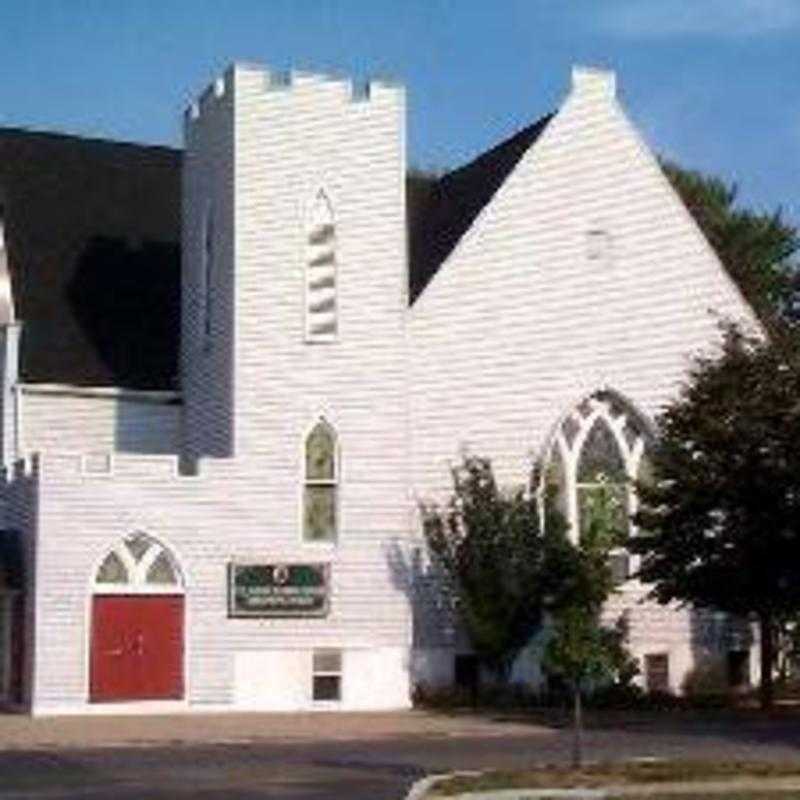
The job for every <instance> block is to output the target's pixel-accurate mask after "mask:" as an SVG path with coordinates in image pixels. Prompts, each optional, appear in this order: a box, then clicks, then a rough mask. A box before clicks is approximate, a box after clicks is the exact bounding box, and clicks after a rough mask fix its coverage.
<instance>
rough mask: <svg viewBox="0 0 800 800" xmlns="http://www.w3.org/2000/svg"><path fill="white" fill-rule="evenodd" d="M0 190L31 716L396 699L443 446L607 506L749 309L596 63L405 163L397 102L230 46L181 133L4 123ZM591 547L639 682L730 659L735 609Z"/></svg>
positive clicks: (425, 595)
mask: <svg viewBox="0 0 800 800" xmlns="http://www.w3.org/2000/svg"><path fill="white" fill-rule="evenodd" d="M0 207H2V212H1V213H0V451H1V452H2V459H3V463H4V465H5V469H4V471H3V475H2V479H0V500H1V501H2V506H0V513H2V520H0V529H1V530H0V705H3V706H5V707H8V708H12V709H19V710H23V711H26V712H28V713H33V714H66V713H121V712H130V713H136V712H154V711H160V712H161V711H164V712H166V711H194V710H198V711H203V710H206V711H222V710H276V711H278V710H283V711H291V710H301V709H305V710H310V709H326V710H335V709H341V710H359V709H398V708H405V707H408V706H409V705H410V702H411V700H410V698H411V695H412V689H413V687H414V686H415V685H417V684H421V683H424V684H426V685H444V684H448V683H451V682H452V681H453V680H454V679H455V677H456V672H457V670H456V665H457V664H458V659H459V658H462V659H463V658H464V657H465V656H468V646H467V643H466V642H465V641H464V640H463V638H462V636H460V635H459V633H458V631H457V630H456V629H454V626H453V625H452V621H451V620H450V619H449V616H448V614H446V613H444V612H443V610H442V608H441V601H440V599H439V598H438V596H437V593H436V591H435V587H433V586H431V582H430V580H429V579H428V577H427V571H426V568H425V563H426V557H425V553H424V548H423V540H422V536H421V531H420V519H419V512H418V508H419V502H420V501H421V500H428V499H431V498H437V497H438V498H444V497H446V496H447V494H448V493H449V491H450V490H451V479H450V467H451V465H453V464H455V463H457V462H458V461H460V459H461V457H462V454H463V453H464V452H465V451H467V452H470V453H473V454H476V455H480V456H486V457H488V458H490V459H491V460H492V464H493V467H494V469H495V474H496V476H497V478H498V481H499V482H500V483H501V484H504V485H509V486H512V485H520V484H523V483H525V482H526V481H527V480H528V478H529V475H530V472H531V467H532V464H533V463H534V462H535V461H539V460H541V461H543V462H545V463H547V464H548V467H549V471H550V473H551V474H552V475H555V476H557V479H558V481H559V482H560V485H561V502H562V508H563V511H564V513H565V515H566V517H567V520H568V521H569V523H570V526H571V535H573V536H575V537H577V536H579V534H580V530H581V526H582V525H585V523H586V515H587V513H588V512H587V502H586V499H587V498H589V497H591V495H592V489H593V488H594V487H596V486H597V484H598V482H601V481H606V482H611V483H612V484H613V485H614V486H615V487H616V491H617V493H618V496H619V498H620V502H621V504H622V507H624V508H625V509H627V510H628V511H634V510H635V508H636V498H635V495H634V493H633V491H632V490H631V488H630V484H629V482H628V479H629V478H631V477H636V476H639V475H642V474H643V473H644V471H645V470H647V468H648V449H649V447H650V446H651V444H652V441H653V435H654V419H655V417H656V416H657V414H658V412H659V409H660V408H662V407H663V405H664V404H665V403H666V402H668V401H669V400H670V398H672V397H674V396H675V394H676V392H677V390H678V388H679V386H680V384H681V381H682V380H683V379H684V377H685V375H686V369H687V366H688V364H689V361H690V359H691V357H692V356H693V355H694V354H696V353H698V352H699V351H701V350H706V349H708V348H710V347H713V346H714V344H715V342H717V341H718V340H719V336H720V333H719V328H718V322H719V320H720V318H725V317H727V318H732V319H736V320H740V321H742V322H744V323H745V324H746V325H757V323H756V322H755V318H754V315H753V312H752V311H751V309H750V308H749V307H748V306H747V304H746V303H745V301H744V300H743V298H742V296H741V294H740V292H739V290H738V289H737V287H736V286H735V285H734V283H733V282H732V280H731V278H730V277H729V276H728V274H727V273H726V271H725V270H724V268H723V267H722V265H721V264H720V262H719V260H718V258H717V257H716V255H715V253H714V252H713V250H712V249H711V247H710V246H709V244H708V242H707V241H706V240H705V239H704V237H703V235H702V233H701V232H700V230H699V229H698V227H697V226H696V224H695V223H694V221H693V220H692V218H691V216H690V215H689V213H688V212H687V210H686V208H685V207H684V206H683V205H682V203H681V201H680V199H679V198H678V196H677V195H676V194H675V192H674V191H673V189H672V188H671V186H670V184H669V183H668V181H667V179H666V178H665V176H664V174H663V172H662V170H661V168H660V166H659V164H658V161H657V159H656V158H655V157H654V155H653V154H652V153H651V151H650V150H649V149H648V147H647V145H646V144H645V142H644V141H643V139H642V137H641V135H640V134H639V133H638V132H637V131H636V129H635V128H634V127H633V125H632V124H631V122H630V121H629V120H628V118H627V117H626V115H625V112H624V110H623V109H622V107H621V105H620V103H619V101H618V99H617V92H616V84H615V76H614V74H613V73H610V72H607V71H602V70H596V69H589V68H577V67H576V68H575V69H574V70H573V72H572V76H571V85H570V87H569V88H568V91H567V92H566V96H565V97H564V100H563V102H562V104H561V105H560V107H559V108H558V109H557V110H556V111H555V112H554V113H551V114H548V115H547V116H544V117H542V118H541V119H539V120H538V121H536V122H534V123H533V124H531V125H530V126H529V127H526V128H524V129H523V130H521V131H519V132H517V133H516V134H514V135H513V136H511V137H510V138H508V139H507V140H506V141H503V142H501V143H500V144H498V145H497V146H496V147H494V148H492V149H491V150H489V151H488V152H486V153H484V154H482V155H480V156H479V157H477V158H476V159H475V160H473V161H471V162H470V163H468V164H466V165H464V166H462V167H460V168H458V169H455V170H453V171H452V172H449V173H447V174H444V175H442V176H440V177H437V178H430V177H425V176H419V175H417V174H415V173H413V172H412V173H409V170H408V167H407V162H406V97H405V92H404V90H403V88H402V87H400V86H398V85H394V84H390V83H385V82H371V83H369V84H368V85H367V86H366V87H365V88H363V89H356V88H354V86H353V85H352V84H351V83H350V82H349V81H346V80H342V79H338V78H331V77H328V76H324V75H317V74H309V73H305V72H292V73H290V74H288V75H287V74H280V73H274V72H270V71H268V70H266V69H265V68H263V67H260V66H254V65H250V64H238V63H237V64H235V65H233V66H231V67H230V68H229V69H228V70H227V71H226V72H225V73H224V75H222V76H221V77H220V78H219V79H217V80H216V81H214V83H213V84H212V85H211V86H209V87H208V89H207V90H206V91H205V92H203V93H202V95H201V96H200V97H199V98H198V99H197V101H196V102H195V103H193V104H192V106H191V107H190V108H189V109H188V110H187V111H186V114H185V120H184V148H183V149H182V150H180V151H179V150H173V149H169V148H163V147H146V146H140V145H132V144H121V143H114V142H107V141H98V140H90V139H80V138H76V137H69V136H61V135H57V134H44V133H33V132H27V131H22V130H11V129H0ZM634 533H635V531H634ZM613 563H614V570H615V573H616V574H617V576H618V579H619V581H620V584H619V590H618V592H617V593H616V594H615V595H614V596H613V597H612V599H611V601H610V602H609V608H608V612H607V613H608V615H609V618H610V619H611V618H618V617H619V616H620V615H624V616H625V618H626V620H627V623H628V628H629V647H630V649H631V651H632V653H633V654H634V656H635V657H636V658H637V659H638V660H639V663H640V667H641V670H642V675H641V680H642V681H643V683H644V685H645V687H646V688H648V689H650V690H670V691H674V692H680V691H681V689H682V686H683V681H684V678H685V677H686V675H687V674H688V673H689V672H690V671H691V670H692V669H693V668H694V667H695V666H696V665H697V664H699V663H701V662H704V661H707V660H708V659H717V660H719V661H720V662H722V663H726V664H727V665H728V666H729V667H730V669H731V670H732V672H733V673H735V675H734V679H735V681H746V680H747V679H749V678H750V677H752V675H751V673H752V670H751V666H750V665H751V661H753V662H754V661H755V659H752V658H751V651H752V646H753V643H752V641H751V637H750V632H749V629H748V628H747V627H746V626H745V627H742V626H738V627H737V625H735V624H733V623H732V622H731V621H730V620H728V619H727V618H725V617H724V615H718V614H714V613H711V612H704V613H698V612H695V611H692V610H687V609H676V608H664V607H661V606H658V605H656V604H654V603H651V602H649V601H646V602H642V598H643V597H644V595H645V594H646V592H647V587H644V586H642V585H640V584H639V582H638V581H637V580H636V579H635V578H632V577H631V574H632V572H633V571H634V569H635V564H632V563H631V557H629V556H628V554H627V553H625V552H619V553H616V554H614V559H613ZM514 675H515V678H516V679H519V680H525V681H529V682H533V683H537V682H540V681H541V679H542V676H541V673H540V670H539V663H538V657H537V653H536V649H535V647H534V646H532V647H531V648H529V649H528V650H526V651H525V652H524V653H523V654H522V655H521V656H520V658H519V659H518V662H517V664H516V665H515V670H514Z"/></svg>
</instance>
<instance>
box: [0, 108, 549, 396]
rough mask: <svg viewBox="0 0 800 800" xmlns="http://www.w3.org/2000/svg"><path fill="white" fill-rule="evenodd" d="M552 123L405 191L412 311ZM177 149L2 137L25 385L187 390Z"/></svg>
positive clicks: (412, 179)
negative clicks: (183, 385)
mask: <svg viewBox="0 0 800 800" xmlns="http://www.w3.org/2000/svg"><path fill="white" fill-rule="evenodd" d="M549 120H550V117H549V116H548V117H544V118H543V119H541V120H539V121H538V122H536V123H534V124H533V125H530V126H529V127H527V128H525V129H523V130H521V131H519V132H518V133H517V134H515V135H514V136H512V137H511V138H509V139H507V140H506V141H504V142H502V143H501V144H499V145H497V146H496V147H493V148H492V149H491V150H489V151H487V152H486V153H484V154H483V155H481V156H479V157H478V158H476V159H475V160H474V161H472V162H470V163H469V164H467V165H465V166H463V167H461V168H459V169H456V170H454V171H453V172H450V173H447V174H446V175H444V176H442V177H441V178H435V177H432V176H428V175H424V174H421V173H414V172H412V173H410V174H409V176H408V180H407V194H408V239H409V296H410V300H411V302H412V303H413V302H414V300H415V299H416V298H417V297H418V296H419V294H420V293H421V292H422V291H423V289H424V288H425V286H427V284H428V282H429V281H430V279H431V278H432V277H433V275H434V274H435V273H436V271H437V270H438V269H439V267H440V266H441V264H442V263H443V262H444V261H445V259H446V258H447V257H448V256H449V255H450V253H451V252H452V250H453V248H454V247H455V246H456V245H457V244H458V241H459V240H460V239H461V237H462V236H463V235H464V233H465V232H466V231H467V229H468V228H469V227H470V225H472V223H473V222H474V221H475V218H476V217H477V216H478V214H479V213H480V211H481V209H483V208H484V207H485V206H486V204H487V203H488V202H489V201H490V200H491V199H492V197H493V196H494V194H495V192H496V191H497V189H498V188H499V187H500V185H501V184H502V183H503V181H505V179H506V178H507V177H508V175H509V174H510V173H511V171H512V170H513V169H514V167H515V166H516V165H517V163H518V162H519V160H520V159H521V158H522V156H523V155H524V153H525V152H526V151H527V150H528V149H529V148H530V147H531V146H532V145H533V143H534V142H535V141H536V139H537V138H538V137H539V135H540V134H541V133H542V131H543V130H544V128H545V126H546V125H547V123H548V122H549ZM181 157H182V153H181V151H179V150H173V149H170V148H166V147H146V146H142V145H134V144H122V143H117V142H109V141H103V140H97V139H83V138H78V137H74V136H64V135H61V134H52V133H37V132H30V131H25V130H19V129H7V128H6V129H3V128H0V207H4V209H5V210H4V213H5V231H6V245H7V248H8V260H9V270H10V273H11V282H12V291H13V295H14V302H15V308H16V316H17V319H20V320H22V322H23V333H22V342H21V352H20V371H21V374H20V378H21V380H23V381H25V382H28V383H65V384H72V385H78V386H121V387H126V388H135V389H173V388H177V374H178V352H179V336H180V305H181V304H180V213H181V211H180V208H181V197H180V192H181V180H180V172H181Z"/></svg>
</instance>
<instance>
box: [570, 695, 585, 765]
mask: <svg viewBox="0 0 800 800" xmlns="http://www.w3.org/2000/svg"><path fill="white" fill-rule="evenodd" d="M573 700H574V715H573V731H572V766H573V767H574V768H575V769H580V768H581V767H582V766H583V714H582V709H581V690H580V687H579V686H576V687H575V689H574V694H573Z"/></svg>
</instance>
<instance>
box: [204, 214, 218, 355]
mask: <svg viewBox="0 0 800 800" xmlns="http://www.w3.org/2000/svg"><path fill="white" fill-rule="evenodd" d="M214 257H215V253H214V208H213V206H209V208H208V212H207V213H206V218H205V224H204V226H203V345H204V346H205V347H209V346H210V344H211V309H212V307H213V302H212V301H213V292H214Z"/></svg>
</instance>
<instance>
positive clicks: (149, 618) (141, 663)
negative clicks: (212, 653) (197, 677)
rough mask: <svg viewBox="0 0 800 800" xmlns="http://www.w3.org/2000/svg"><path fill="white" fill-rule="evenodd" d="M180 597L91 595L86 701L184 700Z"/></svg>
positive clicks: (182, 622) (182, 613)
mask: <svg viewBox="0 0 800 800" xmlns="http://www.w3.org/2000/svg"><path fill="white" fill-rule="evenodd" d="M183 617H184V609H183V597H182V596H177V595H144V596H141V595H95V597H94V598H93V608H92V655H91V675H90V693H89V694H90V699H91V701H92V702H109V701H120V700H178V699H180V698H182V697H183V627H184V619H183Z"/></svg>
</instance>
